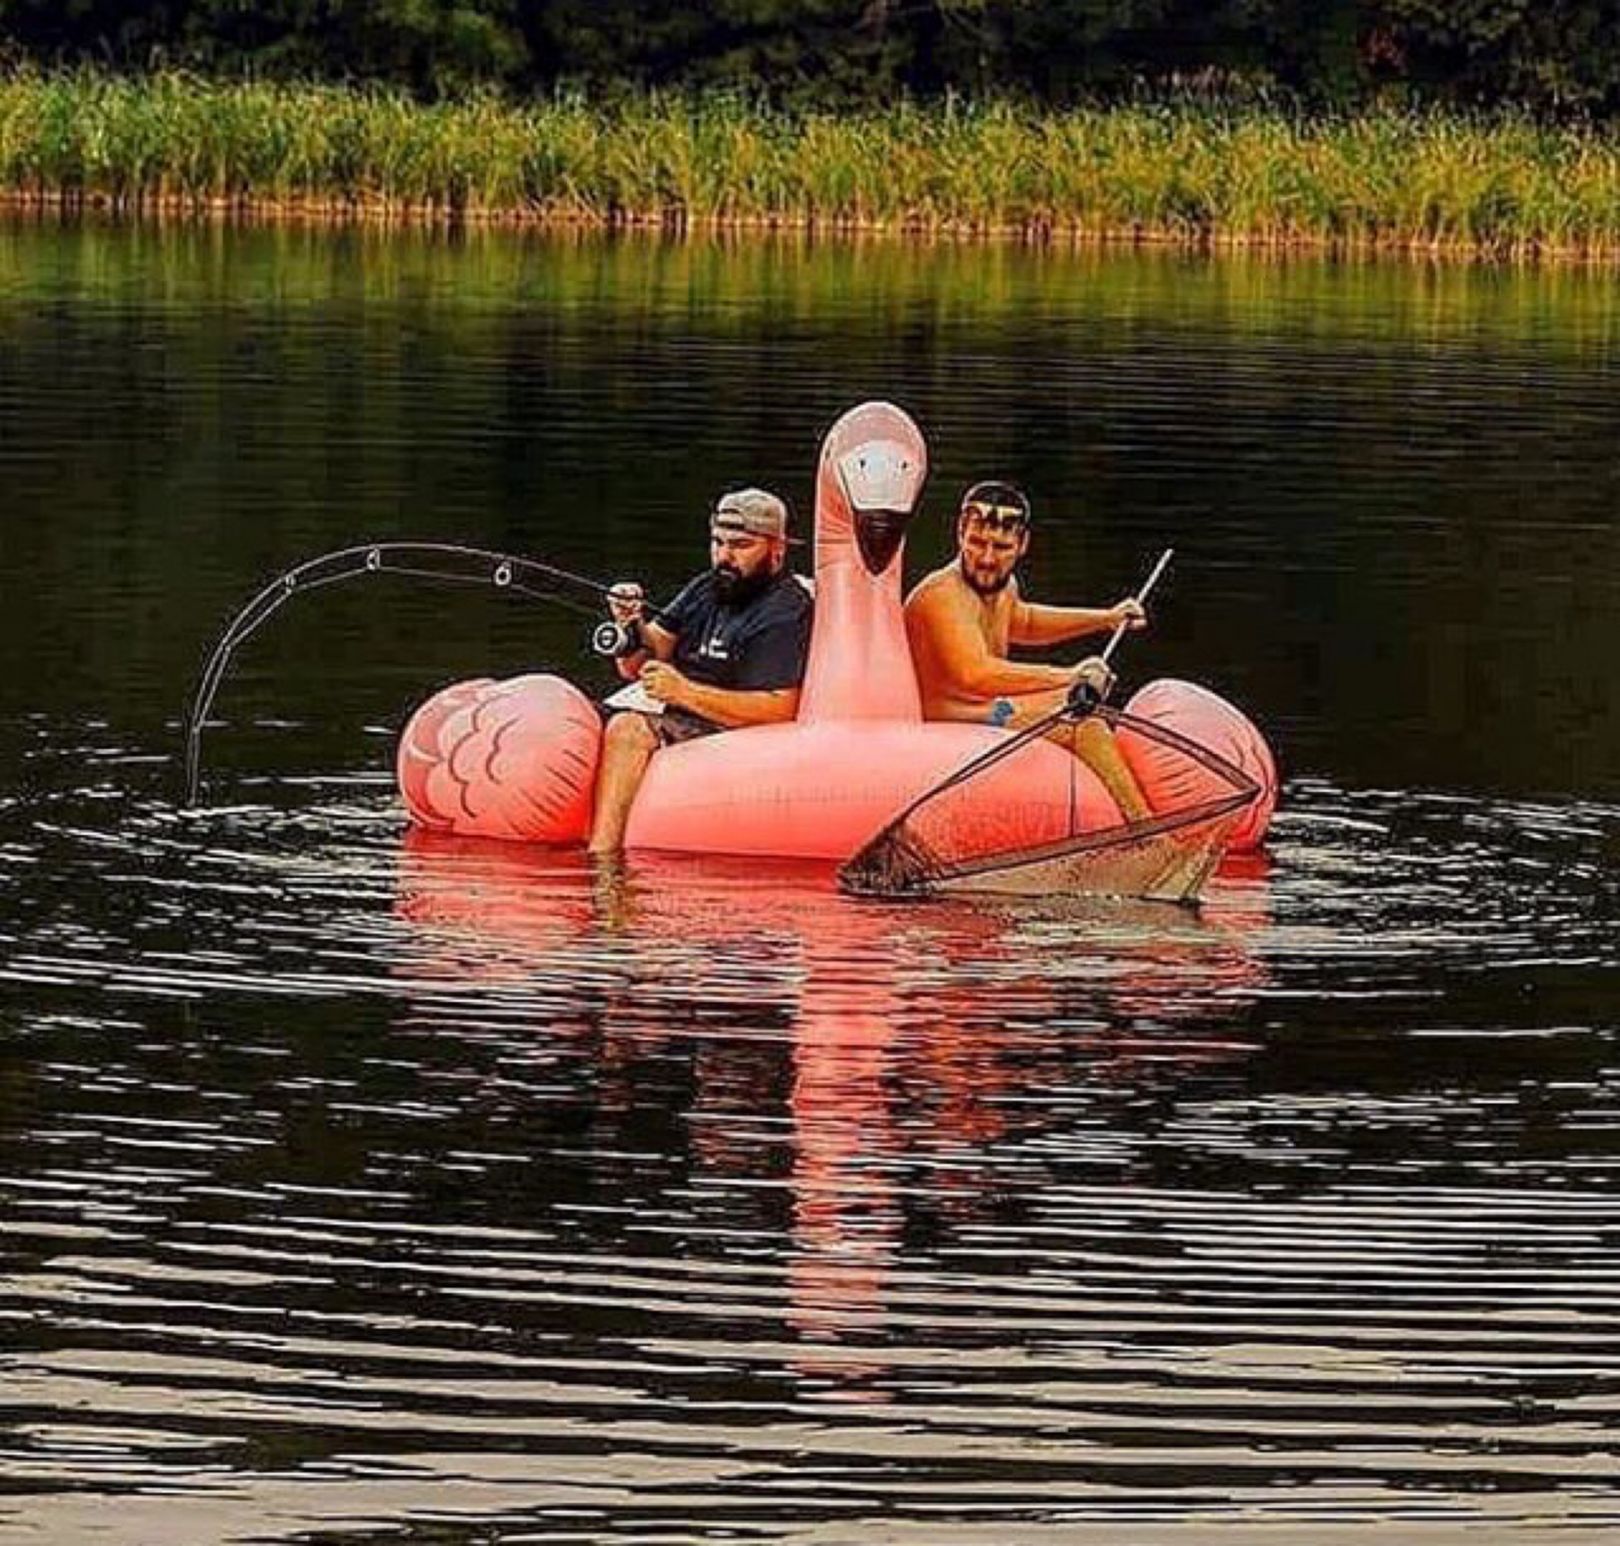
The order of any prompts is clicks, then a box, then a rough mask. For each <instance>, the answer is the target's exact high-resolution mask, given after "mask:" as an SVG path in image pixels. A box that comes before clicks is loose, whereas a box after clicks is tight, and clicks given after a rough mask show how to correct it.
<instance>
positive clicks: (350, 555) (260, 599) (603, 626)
mask: <svg viewBox="0 0 1620 1546" xmlns="http://www.w3.org/2000/svg"><path fill="white" fill-rule="evenodd" d="M372 574H396V575H405V576H408V577H410V578H412V579H420V580H441V581H444V582H446V583H448V584H452V585H478V586H483V585H489V586H493V587H494V588H495V589H496V590H499V591H508V592H511V593H512V594H514V595H518V596H526V597H529V598H531V599H533V600H538V601H551V602H555V603H556V604H557V605H558V606H562V607H567V608H568V609H569V610H570V611H573V612H579V613H582V614H584V615H585V616H587V617H600V615H601V612H600V603H601V602H603V601H605V600H608V599H609V598H610V597H611V596H613V594H614V587H613V586H611V585H604V584H603V583H602V582H601V581H600V580H593V579H591V578H590V576H588V575H583V574H576V573H574V571H573V570H571V569H563V568H560V567H559V566H558V565H556V564H547V563H542V562H541V561H540V560H539V559H537V558H518V557H514V556H513V555H511V554H509V553H498V552H495V551H494V550H492V549H489V548H474V547H466V546H464V545H462V544H460V543H453V542H373V543H369V544H367V545H365V546H363V547H352V548H339V549H338V550H337V551H335V552H332V553H323V554H321V555H320V556H319V557H318V558H311V559H308V560H306V561H305V562H304V563H301V564H299V565H297V566H296V567H295V568H292V569H289V570H287V572H286V573H285V574H282V575H279V576H277V578H275V579H274V580H272V581H271V582H270V583H269V584H268V585H266V586H265V587H264V589H263V590H261V591H260V592H259V593H258V594H257V595H256V596H255V597H254V598H253V599H252V600H251V601H250V602H248V604H247V605H246V606H245V607H243V608H242V610H241V611H240V612H238V613H237V614H236V616H235V617H233V618H232V619H231V621H230V623H229V624H228V625H227V626H226V628H225V631H224V633H223V634H221V635H220V639H219V643H217V644H216V645H215V646H214V649H213V653H212V654H211V655H209V657H208V661H207V664H206V665H204V667H203V671H202V676H201V678H200V680H199V681H198V684H197V691H196V694H195V695H194V697H193V698H192V701H191V708H190V710H189V712H188V713H187V715H186V804H187V805H188V806H193V805H195V804H196V803H197V791H198V787H199V784H200V781H201V777H202V734H203V730H204V728H205V727H206V725H207V723H208V716H209V713H210V711H211V710H212V709H213V706H214V698H215V695H216V694H217V693H218V692H219V688H220V684H221V682H222V681H223V680H224V678H225V672H226V670H227V669H228V668H229V666H230V663H231V657H232V656H233V655H234V654H235V653H236V651H237V649H238V648H239V647H240V646H241V645H242V644H243V643H244V642H245V641H246V640H247V639H248V638H249V637H251V636H252V635H253V634H254V633H256V632H257V631H258V630H259V629H260V628H261V627H263V626H264V624H265V623H267V622H268V621H269V620H270V619H271V617H273V616H274V615H275V613H276V612H278V611H279V610H280V609H281V607H282V606H283V605H284V604H285V603H286V602H288V601H290V600H291V599H292V598H293V597H294V596H298V595H306V594H308V593H309V592H311V591H316V590H322V589H324V588H325V587H326V586H328V585H335V584H336V583H337V582H338V581H340V580H353V579H363V578H364V577H365V576H367V575H372ZM581 595H589V596H591V597H592V598H593V600H594V602H595V603H596V604H595V605H587V604H586V603H585V602H583V601H582V600H580V599H579V597H580V596H581ZM643 606H644V612H645V615H646V616H649V617H657V616H659V615H660V612H659V609H658V608H657V607H654V606H651V605H647V604H645V603H643ZM637 641H638V635H637V633H636V631H635V629H634V628H633V627H627V626H626V625H624V624H621V623H618V622H615V621H607V620H604V621H601V622H599V623H598V624H597V626H596V627H595V628H594V629H593V630H592V633H591V647H592V649H594V650H595V651H596V653H597V654H599V655H606V656H614V655H622V654H625V653H626V652H627V651H628V649H629V648H631V647H633V646H634V644H635V643H636V642H637Z"/></svg>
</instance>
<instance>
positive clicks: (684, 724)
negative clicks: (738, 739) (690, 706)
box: [647, 709, 720, 746]
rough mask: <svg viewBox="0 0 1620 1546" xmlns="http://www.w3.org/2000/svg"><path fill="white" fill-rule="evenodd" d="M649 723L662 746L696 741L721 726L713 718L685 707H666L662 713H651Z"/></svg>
mask: <svg viewBox="0 0 1620 1546" xmlns="http://www.w3.org/2000/svg"><path fill="white" fill-rule="evenodd" d="M647 723H648V724H649V725H651V726H652V732H653V734H654V735H655V736H657V737H658V744H659V745H660V746H679V745H680V744H681V742H682V741H696V740H698V739H699V738H701V737H702V736H706V735H713V734H714V733H715V731H717V730H718V729H719V728H720V726H719V725H717V724H715V723H714V722H713V721H712V720H707V719H704V718H702V717H701V716H699V715H697V714H689V713H687V711H686V710H685V709H665V710H664V712H663V713H662V714H649V715H648V716H647Z"/></svg>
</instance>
